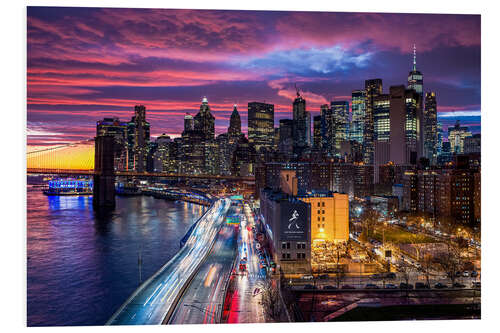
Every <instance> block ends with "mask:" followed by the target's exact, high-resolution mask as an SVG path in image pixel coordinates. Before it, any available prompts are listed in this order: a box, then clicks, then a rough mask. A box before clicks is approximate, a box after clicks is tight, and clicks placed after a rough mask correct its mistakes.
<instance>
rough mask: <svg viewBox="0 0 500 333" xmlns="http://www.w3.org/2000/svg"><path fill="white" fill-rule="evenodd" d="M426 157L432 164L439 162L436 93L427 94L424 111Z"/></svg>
mask: <svg viewBox="0 0 500 333" xmlns="http://www.w3.org/2000/svg"><path fill="white" fill-rule="evenodd" d="M424 156H425V157H426V158H428V159H429V161H430V163H431V164H436V160H437V106H436V93H435V92H428V93H426V94H425V110H424Z"/></svg>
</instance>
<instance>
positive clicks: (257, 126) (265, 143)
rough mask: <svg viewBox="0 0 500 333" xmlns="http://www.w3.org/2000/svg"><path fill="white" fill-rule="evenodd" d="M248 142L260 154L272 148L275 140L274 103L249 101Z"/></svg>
mask: <svg viewBox="0 0 500 333" xmlns="http://www.w3.org/2000/svg"><path fill="white" fill-rule="evenodd" d="M248 142H249V143H250V145H251V146H252V147H253V148H254V149H255V151H256V152H257V153H259V154H260V153H263V152H264V151H270V150H272V147H273V142H274V105H273V104H266V103H260V102H250V103H248ZM263 149H264V150H263Z"/></svg>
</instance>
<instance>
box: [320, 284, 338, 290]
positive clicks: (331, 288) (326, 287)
mask: <svg viewBox="0 0 500 333" xmlns="http://www.w3.org/2000/svg"><path fill="white" fill-rule="evenodd" d="M333 289H337V287H335V286H330V285H326V286H323V290H333Z"/></svg>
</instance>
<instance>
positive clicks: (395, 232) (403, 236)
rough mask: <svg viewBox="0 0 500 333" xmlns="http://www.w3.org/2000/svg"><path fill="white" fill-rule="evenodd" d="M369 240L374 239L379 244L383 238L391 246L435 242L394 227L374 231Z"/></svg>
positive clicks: (422, 235) (428, 237) (430, 238)
mask: <svg viewBox="0 0 500 333" xmlns="http://www.w3.org/2000/svg"><path fill="white" fill-rule="evenodd" d="M370 238H374V239H376V240H378V241H380V242H382V241H383V239H384V238H385V241H386V242H389V243H393V244H418V243H433V242H435V241H436V240H435V239H433V238H432V237H430V236H427V235H424V234H414V233H411V232H408V231H406V230H403V229H401V228H396V227H386V228H385V231H382V229H377V230H374V231H373V233H372V235H370Z"/></svg>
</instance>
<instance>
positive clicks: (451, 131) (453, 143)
mask: <svg viewBox="0 0 500 333" xmlns="http://www.w3.org/2000/svg"><path fill="white" fill-rule="evenodd" d="M471 136H472V133H471V132H469V128H468V127H465V126H460V121H459V120H457V122H456V123H455V126H453V127H449V128H448V141H449V142H450V152H451V153H455V154H463V152H464V140H465V138H469V137H471Z"/></svg>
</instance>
